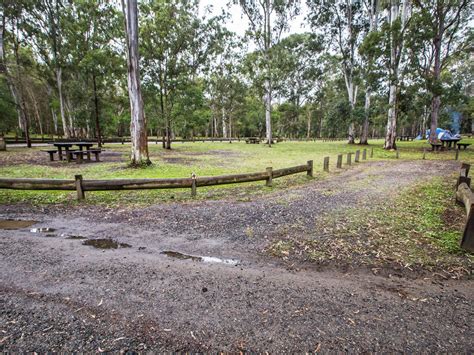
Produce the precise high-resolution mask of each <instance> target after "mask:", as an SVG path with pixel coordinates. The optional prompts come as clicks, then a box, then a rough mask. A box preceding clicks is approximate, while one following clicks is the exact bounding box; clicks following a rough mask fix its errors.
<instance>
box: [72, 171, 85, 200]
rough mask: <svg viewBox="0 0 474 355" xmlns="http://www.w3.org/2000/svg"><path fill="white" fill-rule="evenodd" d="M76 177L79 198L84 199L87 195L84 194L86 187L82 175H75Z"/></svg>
mask: <svg viewBox="0 0 474 355" xmlns="http://www.w3.org/2000/svg"><path fill="white" fill-rule="evenodd" d="M74 179H75V180H76V192H77V199H78V200H84V199H85V198H86V196H85V194H84V189H83V188H82V175H74Z"/></svg>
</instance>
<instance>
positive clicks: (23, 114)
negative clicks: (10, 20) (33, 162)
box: [13, 40, 31, 148]
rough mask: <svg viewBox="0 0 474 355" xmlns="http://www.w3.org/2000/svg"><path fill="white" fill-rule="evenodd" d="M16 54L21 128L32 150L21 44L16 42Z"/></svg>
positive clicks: (14, 47) (27, 144)
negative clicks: (21, 59) (21, 70)
mask: <svg viewBox="0 0 474 355" xmlns="http://www.w3.org/2000/svg"><path fill="white" fill-rule="evenodd" d="M13 49H14V54H15V62H16V81H17V88H16V89H17V90H16V94H17V98H18V103H19V104H20V113H21V123H22V124H21V126H22V127H23V133H24V136H25V141H26V146H27V147H28V148H31V140H30V124H29V123H30V122H29V118H28V111H27V108H26V100H25V95H24V92H23V91H24V85H23V80H22V73H21V72H20V68H21V65H20V57H19V53H18V51H19V43H18V41H16V40H15V42H14V46H13Z"/></svg>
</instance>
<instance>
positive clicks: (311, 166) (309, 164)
mask: <svg viewBox="0 0 474 355" xmlns="http://www.w3.org/2000/svg"><path fill="white" fill-rule="evenodd" d="M307 164H308V172H307V175H308V176H311V177H314V171H313V161H312V160H308V163H307Z"/></svg>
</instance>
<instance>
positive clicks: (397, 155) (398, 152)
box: [395, 149, 400, 159]
mask: <svg viewBox="0 0 474 355" xmlns="http://www.w3.org/2000/svg"><path fill="white" fill-rule="evenodd" d="M396 152H397V153H396V155H395V157H396V158H397V159H399V158H400V151H399V150H398V149H396Z"/></svg>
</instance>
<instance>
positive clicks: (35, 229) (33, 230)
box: [30, 227, 56, 233]
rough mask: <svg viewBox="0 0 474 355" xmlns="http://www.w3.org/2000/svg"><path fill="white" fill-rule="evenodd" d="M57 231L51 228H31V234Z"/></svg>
mask: <svg viewBox="0 0 474 355" xmlns="http://www.w3.org/2000/svg"><path fill="white" fill-rule="evenodd" d="M55 230H56V229H54V228H49V227H41V228H31V229H30V232H31V233H51V232H54V231H55Z"/></svg>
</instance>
